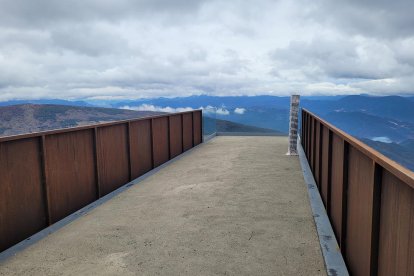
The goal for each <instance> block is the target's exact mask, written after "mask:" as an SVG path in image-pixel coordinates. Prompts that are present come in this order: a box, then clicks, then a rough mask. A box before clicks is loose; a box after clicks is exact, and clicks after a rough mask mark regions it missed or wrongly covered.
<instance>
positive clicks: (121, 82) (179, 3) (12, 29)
mask: <svg viewBox="0 0 414 276" xmlns="http://www.w3.org/2000/svg"><path fill="white" fill-rule="evenodd" d="M0 7H1V8H0V100H9V99H25V98H63V99H110V98H140V97H158V96H187V95H194V94H209V95H258V94H269V95H289V94H291V93H293V92H299V93H300V94H302V95H310V94H312V95H320V94H326V95H329V94H359V93H370V94H407V93H411V94H412V93H413V92H414V89H413V87H414V16H413V14H414V1H412V0H406V1H400V0H393V1H389V0H387V1H385V0H348V1H332V0H313V1H308V0H306V1H305V0H303V1H302V0H294V1H292V0H280V1H276V0H273V1H271V0H254V1H247V0H246V1H237V0H236V1H235V0H227V1H224V0H222V1H210V0H204V1H203V0H188V1H187V0H114V1H109V0H76V1H56V0H0Z"/></svg>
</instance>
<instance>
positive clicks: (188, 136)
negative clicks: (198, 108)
mask: <svg viewBox="0 0 414 276" xmlns="http://www.w3.org/2000/svg"><path fill="white" fill-rule="evenodd" d="M192 117H193V116H192V115H191V113H186V114H183V150H184V151H186V150H189V149H191V148H192V147H193V118H192Z"/></svg>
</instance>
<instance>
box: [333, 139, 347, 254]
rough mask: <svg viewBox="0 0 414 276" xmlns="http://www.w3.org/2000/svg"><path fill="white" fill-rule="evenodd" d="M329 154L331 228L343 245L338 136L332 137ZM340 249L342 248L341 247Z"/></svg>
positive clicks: (341, 157)
mask: <svg viewBox="0 0 414 276" xmlns="http://www.w3.org/2000/svg"><path fill="white" fill-rule="evenodd" d="M330 154H331V159H332V163H331V167H330V168H329V169H330V170H331V179H330V181H331V185H330V188H331V202H330V210H329V211H330V212H329V213H330V218H331V222H332V227H333V229H334V232H335V235H336V239H337V240H338V243H339V245H340V246H341V245H343V244H342V243H343V238H344V236H343V235H342V233H343V230H342V228H343V227H344V226H345V225H344V224H343V223H342V219H343V213H344V212H345V209H344V203H345V202H344V196H345V185H344V140H343V139H341V138H340V137H339V136H338V135H336V134H333V135H332V152H331V153H330ZM341 248H343V247H342V246H341Z"/></svg>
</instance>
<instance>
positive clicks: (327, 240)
mask: <svg viewBox="0 0 414 276" xmlns="http://www.w3.org/2000/svg"><path fill="white" fill-rule="evenodd" d="M298 154H299V159H300V164H301V167H302V172H303V177H304V179H305V183H306V185H307V188H308V194H309V200H310V204H311V208H312V213H313V218H314V220H315V225H316V230H317V232H318V236H319V242H320V245H321V250H322V253H323V258H324V261H325V266H326V271H327V273H328V275H332V276H333V275H349V273H348V269H347V267H346V264H345V261H344V259H343V257H342V254H341V250H340V249H339V246H338V242H337V240H336V238H335V234H334V231H333V229H332V225H331V223H330V221H329V218H328V214H327V213H326V210H325V206H324V205H323V202H322V198H321V196H320V194H319V191H318V188H317V186H316V182H315V179H314V178H313V174H312V171H311V169H310V167H309V163H308V160H307V159H306V156H305V152H304V151H303V148H302V145H301V143H300V140H299V141H298Z"/></svg>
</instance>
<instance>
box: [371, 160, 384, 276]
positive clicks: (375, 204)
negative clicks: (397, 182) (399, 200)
mask: <svg viewBox="0 0 414 276" xmlns="http://www.w3.org/2000/svg"><path fill="white" fill-rule="evenodd" d="M372 163H373V166H374V179H373V182H374V191H373V199H372V226H371V227H372V235H371V263H370V266H371V275H377V274H378V255H379V254H378V253H379V252H378V250H379V232H380V217H381V182H382V167H381V166H380V165H378V164H377V163H376V162H375V161H373V162H372Z"/></svg>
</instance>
